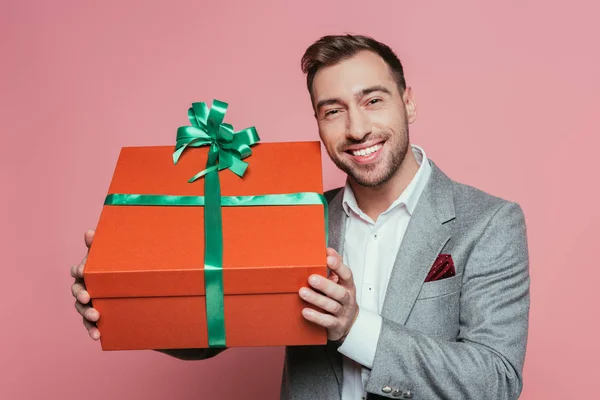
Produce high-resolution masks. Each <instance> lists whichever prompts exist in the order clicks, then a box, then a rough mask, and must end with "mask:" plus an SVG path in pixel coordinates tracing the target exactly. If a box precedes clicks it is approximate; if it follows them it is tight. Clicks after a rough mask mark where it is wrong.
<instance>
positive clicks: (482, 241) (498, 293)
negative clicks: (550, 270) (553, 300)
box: [366, 202, 530, 400]
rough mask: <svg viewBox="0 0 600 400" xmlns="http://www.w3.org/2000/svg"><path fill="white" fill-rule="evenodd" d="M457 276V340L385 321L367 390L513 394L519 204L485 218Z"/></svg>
mask: <svg viewBox="0 0 600 400" xmlns="http://www.w3.org/2000/svg"><path fill="white" fill-rule="evenodd" d="M463 274H464V276H463V286H462V289H461V295H460V331H459V334H458V338H457V340H456V341H448V340H443V339H440V338H436V337H432V336H428V335H425V334H423V333H420V332H418V331H416V330H412V329H408V328H406V327H405V326H403V325H400V324H398V323H395V322H393V321H390V320H388V319H385V318H384V319H383V324H382V328H381V334H380V336H379V341H378V343H377V350H376V353H375V359H374V362H373V368H372V369H371V374H370V377H369V380H368V381H367V385H366V390H367V391H368V392H370V393H374V394H377V395H379V396H383V397H389V398H398V397H397V396H399V393H402V394H401V396H403V397H402V398H411V397H412V398H413V399H428V400H434V399H465V400H467V399H474V400H475V399H494V400H495V399H498V400H500V399H502V400H504V399H517V398H518V397H519V395H520V393H521V390H522V385H523V383H522V382H523V380H522V371H523V364H524V359H525V349H526V342H527V333H528V319H529V285H530V279H529V255H528V248H527V238H526V227H525V219H524V215H523V212H522V210H521V207H520V206H519V205H518V204H516V203H512V202H505V203H504V205H502V206H501V207H499V209H498V210H497V211H496V212H495V214H494V215H493V216H492V217H491V218H490V220H489V222H488V224H487V226H486V228H485V229H484V230H483V233H482V235H481V236H480V238H479V240H478V242H477V243H476V244H475V245H474V248H473V251H472V253H471V255H470V256H469V258H468V260H467V263H466V265H465V268H464V272H463ZM390 388H391V389H392V391H391V392H390ZM409 392H410V394H408V393H409Z"/></svg>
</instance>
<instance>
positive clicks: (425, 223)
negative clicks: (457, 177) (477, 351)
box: [381, 161, 454, 325]
mask: <svg viewBox="0 0 600 400" xmlns="http://www.w3.org/2000/svg"><path fill="white" fill-rule="evenodd" d="M430 164H431V167H432V171H431V175H430V177H429V182H428V183H427V186H426V187H425V189H424V190H423V193H422V194H421V197H420V198H419V201H418V203H417V206H416V207H415V210H414V212H413V215H412V217H411V220H410V222H409V224H408V227H407V229H406V233H405V235H404V239H403V241H402V244H401V245H400V250H399V251H398V255H397V257H396V261H395V263H394V267H393V269H392V274H391V277H390V281H389V283H388V288H387V291H386V296H385V301H384V304H383V309H382V313H381V314H382V316H383V317H384V318H387V319H390V320H392V321H395V322H397V323H399V324H402V325H403V324H404V323H405V322H406V320H407V318H408V315H409V314H410V311H411V310H412V307H413V305H414V303H415V301H416V299H417V296H418V294H419V291H420V290H421V286H422V285H423V283H424V281H425V277H426V276H427V273H428V272H429V269H430V268H431V266H432V265H433V263H434V261H435V259H436V257H437V256H438V254H439V253H440V251H441V250H442V248H443V247H444V245H445V244H446V243H447V242H448V240H449V239H450V237H451V229H450V224H448V222H449V221H451V220H453V219H454V199H453V195H452V182H451V181H450V179H449V178H448V177H447V176H446V175H444V174H443V173H442V172H441V171H440V170H439V169H438V168H437V167H436V165H435V164H434V163H433V162H431V161H430Z"/></svg>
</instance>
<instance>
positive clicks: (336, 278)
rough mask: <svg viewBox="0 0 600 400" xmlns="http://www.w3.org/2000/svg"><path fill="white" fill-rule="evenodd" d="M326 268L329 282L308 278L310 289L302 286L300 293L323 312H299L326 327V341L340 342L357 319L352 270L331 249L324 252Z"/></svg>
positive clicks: (314, 276)
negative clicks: (327, 268) (328, 272)
mask: <svg viewBox="0 0 600 400" xmlns="http://www.w3.org/2000/svg"><path fill="white" fill-rule="evenodd" d="M327 266H328V267H329V269H330V270H331V272H332V274H331V276H330V277H329V279H327V278H325V277H323V276H320V275H311V276H310V277H309V279H308V283H309V284H310V286H312V289H311V288H306V287H303V288H301V289H300V291H299V294H300V297H301V298H302V299H303V300H305V301H306V302H308V303H310V304H312V305H314V306H316V307H317V308H319V309H321V310H322V311H324V312H321V311H317V310H314V309H312V308H305V309H303V310H302V316H303V317H304V318H306V319H307V320H308V321H311V322H314V323H315V324H317V325H320V326H323V327H325V328H327V337H328V339H329V340H332V341H341V342H343V341H344V339H345V338H346V336H347V335H348V332H350V328H352V325H353V324H354V321H356V317H357V316H358V304H356V286H355V285H354V279H353V277H352V271H351V270H350V268H348V267H347V266H346V265H344V263H343V262H342V257H341V256H340V255H339V254H338V253H337V252H336V251H335V250H334V249H331V248H328V249H327ZM313 289H314V290H313ZM315 290H316V291H315ZM317 291H318V292H317ZM319 292H320V293H319Z"/></svg>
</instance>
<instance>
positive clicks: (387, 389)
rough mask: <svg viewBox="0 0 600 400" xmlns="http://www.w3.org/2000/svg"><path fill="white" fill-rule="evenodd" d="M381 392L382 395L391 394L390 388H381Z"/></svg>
mask: <svg viewBox="0 0 600 400" xmlns="http://www.w3.org/2000/svg"><path fill="white" fill-rule="evenodd" d="M381 391H382V392H383V393H391V392H392V388H391V387H389V386H384V387H382V388H381Z"/></svg>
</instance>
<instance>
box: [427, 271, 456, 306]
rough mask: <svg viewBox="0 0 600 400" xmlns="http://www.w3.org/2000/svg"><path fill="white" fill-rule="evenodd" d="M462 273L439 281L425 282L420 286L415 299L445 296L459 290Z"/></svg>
mask: <svg viewBox="0 0 600 400" xmlns="http://www.w3.org/2000/svg"><path fill="white" fill-rule="evenodd" d="M461 279H462V273H460V274H458V275H454V276H452V277H450V278H446V279H441V280H439V281H433V282H426V283H424V284H423V286H422V287H421V291H420V292H419V296H418V297H417V300H425V299H432V298H435V297H441V296H446V295H449V294H452V293H456V292H458V291H459V290H460V282H461Z"/></svg>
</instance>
